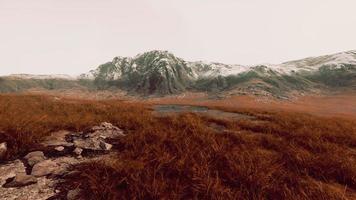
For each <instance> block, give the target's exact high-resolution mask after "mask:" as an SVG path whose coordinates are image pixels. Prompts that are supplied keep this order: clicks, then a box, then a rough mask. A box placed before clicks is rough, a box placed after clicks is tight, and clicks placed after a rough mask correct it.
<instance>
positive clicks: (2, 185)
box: [0, 122, 125, 200]
mask: <svg viewBox="0 0 356 200" xmlns="http://www.w3.org/2000/svg"><path fill="white" fill-rule="evenodd" d="M122 136H125V135H124V134H123V131H122V130H121V129H119V128H118V127H115V126H113V125H112V124H110V123H105V122H104V123H102V124H100V126H95V127H93V128H91V129H90V130H88V131H86V132H80V133H71V132H69V131H59V132H54V133H52V134H51V135H50V136H48V137H46V138H44V140H43V142H42V143H41V144H42V145H43V146H44V147H47V149H49V150H50V151H49V152H52V153H48V152H47V153H46V154H47V156H46V155H45V153H43V152H42V151H34V152H30V153H28V154H27V155H26V156H25V157H23V159H21V160H15V161H12V162H9V163H7V164H5V165H2V166H1V165H0V199H6V200H10V199H28V200H31V199H36V200H40V199H47V198H49V197H52V196H54V195H55V194H56V193H57V192H59V191H56V190H55V189H54V185H55V184H56V183H57V182H58V181H59V180H58V177H61V176H63V175H66V174H68V173H70V169H71V166H73V165H75V164H79V163H83V162H88V161H91V160H93V159H100V158H101V157H102V156H104V155H105V153H108V152H109V151H110V150H112V147H113V145H112V144H109V143H107V142H106V140H107V139H114V138H117V137H122ZM2 146H4V147H5V148H4V149H5V150H4V151H5V152H6V144H5V145H2V144H0V154H1V153H2V148H1V147H2ZM51 150H52V151H51ZM83 151H96V152H98V151H99V152H102V154H95V156H94V157H90V158H89V157H86V156H83V155H82V153H83ZM58 155H59V156H58ZM75 194H78V189H75V190H73V191H70V192H68V195H67V198H68V199H73V198H72V197H73V196H76V195H75Z"/></svg>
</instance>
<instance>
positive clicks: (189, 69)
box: [81, 51, 356, 96]
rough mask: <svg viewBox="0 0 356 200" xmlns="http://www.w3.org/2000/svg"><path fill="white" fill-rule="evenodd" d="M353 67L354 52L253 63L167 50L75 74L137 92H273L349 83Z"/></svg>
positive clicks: (104, 86)
mask: <svg viewBox="0 0 356 200" xmlns="http://www.w3.org/2000/svg"><path fill="white" fill-rule="evenodd" d="M355 69H356V51H347V52H342V53H337V54H333V55H326V56H320V57H311V58H305V59H301V60H296V61H290V62H285V63H282V64H278V65H256V66H244V65H228V64H223V63H213V62H212V63H209V62H202V61H197V62H190V61H185V60H183V59H181V58H178V57H176V56H174V55H173V54H172V53H170V52H168V51H150V52H146V53H143V54H139V55H137V56H135V57H133V58H130V57H116V58H114V59H113V61H111V62H107V63H105V64H103V65H100V66H99V67H98V68H97V69H95V70H92V71H90V72H89V73H86V74H82V75H81V78H82V79H91V80H93V81H94V82H95V85H97V87H98V88H100V89H108V88H121V89H125V90H127V91H129V92H131V93H134V94H141V95H169V94H176V93H180V92H184V91H205V92H224V91H237V92H238V93H239V94H267V95H274V96H276V95H277V96H278V95H285V94H287V93H288V92H292V91H302V92H307V91H310V90H313V89H323V88H330V87H351V88H355V80H356V77H355V74H356V71H355Z"/></svg>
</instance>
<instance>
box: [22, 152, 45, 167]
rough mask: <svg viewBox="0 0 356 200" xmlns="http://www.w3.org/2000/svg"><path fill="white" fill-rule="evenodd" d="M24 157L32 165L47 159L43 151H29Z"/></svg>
mask: <svg viewBox="0 0 356 200" xmlns="http://www.w3.org/2000/svg"><path fill="white" fill-rule="evenodd" d="M24 158H25V160H26V161H27V163H28V164H29V165H30V166H34V165H35V164H37V163H39V162H41V161H43V160H45V159H46V157H45V156H44V154H43V152H42V151H34V152H31V153H28V154H27V155H26V156H25V157H24Z"/></svg>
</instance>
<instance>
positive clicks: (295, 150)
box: [0, 95, 356, 199]
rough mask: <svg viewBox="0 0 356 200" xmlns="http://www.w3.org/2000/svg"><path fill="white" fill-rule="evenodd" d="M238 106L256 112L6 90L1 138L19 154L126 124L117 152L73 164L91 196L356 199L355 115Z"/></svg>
mask: <svg viewBox="0 0 356 200" xmlns="http://www.w3.org/2000/svg"><path fill="white" fill-rule="evenodd" d="M231 111H234V112H245V113H248V114H250V115H254V116H255V117H256V118H257V120H247V119H246V120H238V121H230V120H222V119H214V118H210V117H206V116H199V115H195V114H189V113H187V114H182V115H179V116H166V117H155V116H153V115H152V114H151V112H150V111H149V110H148V109H147V108H146V107H145V105H143V104H138V103H135V104H133V103H127V102H122V101H117V100H111V101H109V100H107V101H89V100H71V99H61V100H58V99H56V98H54V97H51V96H30V95H28V96H19V95H2V96H0V121H1V124H0V130H1V131H2V132H1V133H0V135H1V137H0V140H1V141H2V140H5V141H6V142H8V143H9V148H10V151H9V152H8V154H7V156H6V159H12V158H15V157H17V156H19V155H21V154H23V153H24V152H27V151H28V150H30V149H36V148H39V147H37V146H36V144H37V141H39V140H40V139H41V137H43V136H44V135H47V134H48V133H50V132H51V131H55V130H60V129H68V130H83V129H85V128H87V127H91V126H93V125H96V124H98V123H100V122H102V121H107V122H111V123H113V124H114V125H117V126H119V127H120V128H122V129H124V131H125V132H126V133H127V134H128V135H127V136H126V137H124V138H120V139H118V140H117V141H114V144H115V146H116V147H117V150H118V151H119V152H118V153H117V155H116V156H115V157H113V158H111V159H107V160H103V161H100V162H96V163H88V164H82V165H79V166H74V168H76V169H77V170H79V172H80V174H79V175H76V176H74V177H67V179H66V182H67V183H66V184H61V186H59V187H60V189H61V190H67V189H72V188H76V187H80V188H81V189H82V193H81V195H82V196H83V197H84V198H85V199H355V198H356V192H355V191H356V154H355V150H356V126H355V125H356V122H355V121H354V120H352V119H345V118H325V117H316V116H313V115H307V114H298V113H291V112H282V111H279V112H270V111H263V110H241V109H236V110H231ZM211 124H217V125H219V127H223V128H221V129H216V128H213V127H212V126H211Z"/></svg>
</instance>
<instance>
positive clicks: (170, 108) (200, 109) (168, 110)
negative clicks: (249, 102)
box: [153, 104, 254, 119]
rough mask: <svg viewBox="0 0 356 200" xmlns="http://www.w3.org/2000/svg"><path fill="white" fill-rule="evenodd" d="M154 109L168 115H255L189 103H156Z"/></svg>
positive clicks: (237, 116) (245, 116) (235, 117)
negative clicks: (188, 113) (186, 113)
mask: <svg viewBox="0 0 356 200" xmlns="http://www.w3.org/2000/svg"><path fill="white" fill-rule="evenodd" d="M153 109H154V111H155V112H156V113H157V114H160V115H167V114H174V113H185V112H192V113H198V114H203V115H207V116H210V117H217V118H229V119H253V118H254V117H252V116H249V115H245V114H240V113H233V112H226V111H222V110H216V109H210V108H208V107H205V106H188V105H172V104H170V105H155V106H153Z"/></svg>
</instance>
